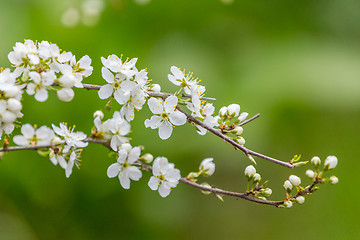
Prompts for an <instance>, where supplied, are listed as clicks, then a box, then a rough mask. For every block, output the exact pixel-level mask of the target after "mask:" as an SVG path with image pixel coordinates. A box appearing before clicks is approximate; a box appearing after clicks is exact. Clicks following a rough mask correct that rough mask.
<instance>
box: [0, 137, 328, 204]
mask: <svg viewBox="0 0 360 240" xmlns="http://www.w3.org/2000/svg"><path fill="white" fill-rule="evenodd" d="M84 142H89V143H95V144H101V145H103V146H105V147H107V148H108V149H109V150H110V151H113V150H112V148H111V147H110V144H109V141H107V140H98V139H93V138H87V139H85V140H84ZM59 145H60V144H59ZM56 146H58V145H35V146H11V147H3V148H0V152H12V151H19V150H39V149H42V148H54V147H56ZM135 163H136V164H137V165H139V166H141V168H142V169H144V170H146V171H149V172H152V167H151V166H150V165H147V164H145V163H142V162H140V161H138V160H137V161H136V162H135ZM179 181H180V182H182V183H185V184H187V185H189V186H192V187H195V188H197V189H200V190H203V191H208V192H211V193H213V194H221V195H226V196H232V197H238V198H242V199H245V200H248V201H251V202H255V203H260V204H265V205H272V206H276V207H278V206H279V205H281V204H283V203H284V201H271V200H263V199H259V198H255V197H252V196H250V195H249V194H248V193H239V192H232V191H227V190H223V189H220V188H212V187H206V186H203V185H201V184H198V183H195V182H192V181H190V180H188V179H187V178H184V177H182V178H181V179H180V180H179ZM318 183H321V182H320V180H315V181H314V182H313V184H312V185H311V186H310V187H309V188H308V189H305V190H303V191H301V192H298V193H297V194H296V195H295V196H293V197H291V199H295V198H296V197H298V196H301V195H306V194H310V193H312V192H313V188H314V186H315V185H316V184H318Z"/></svg>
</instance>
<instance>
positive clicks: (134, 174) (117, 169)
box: [107, 147, 142, 189]
mask: <svg viewBox="0 0 360 240" xmlns="http://www.w3.org/2000/svg"><path fill="white" fill-rule="evenodd" d="M140 153H141V150H140V147H134V148H133V149H132V150H131V151H130V152H128V151H126V150H125V149H121V150H120V151H119V158H118V160H117V162H116V163H113V164H111V165H110V166H109V168H108V169H107V175H108V177H109V178H113V177H116V176H118V178H119V180H120V184H121V186H122V187H123V188H125V189H129V188H130V179H131V180H134V181H138V180H139V179H140V178H141V177H142V172H141V171H140V170H139V168H138V167H135V166H133V164H134V163H135V161H136V160H138V159H139V157H140Z"/></svg>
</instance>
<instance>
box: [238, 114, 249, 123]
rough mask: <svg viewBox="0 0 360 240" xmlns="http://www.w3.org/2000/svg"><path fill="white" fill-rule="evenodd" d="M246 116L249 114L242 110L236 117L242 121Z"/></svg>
mask: <svg viewBox="0 0 360 240" xmlns="http://www.w3.org/2000/svg"><path fill="white" fill-rule="evenodd" d="M247 116H249V114H248V113H247V112H242V113H241V114H240V116H239V117H238V121H239V122H242V121H244V120H245V119H246V118H247Z"/></svg>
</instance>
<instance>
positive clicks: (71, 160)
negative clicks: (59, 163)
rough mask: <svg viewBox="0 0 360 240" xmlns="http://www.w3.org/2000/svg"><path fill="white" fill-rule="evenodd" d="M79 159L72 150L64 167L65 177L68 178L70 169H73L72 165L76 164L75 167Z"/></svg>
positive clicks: (70, 172)
mask: <svg viewBox="0 0 360 240" xmlns="http://www.w3.org/2000/svg"><path fill="white" fill-rule="evenodd" d="M79 161H80V159H78V157H77V156H76V153H75V150H73V151H72V152H71V154H70V157H69V161H68V162H67V165H66V168H65V176H66V177H67V178H69V177H70V175H71V174H72V169H73V167H74V165H76V166H77V167H78V166H79Z"/></svg>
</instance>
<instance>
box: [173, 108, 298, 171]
mask: <svg viewBox="0 0 360 240" xmlns="http://www.w3.org/2000/svg"><path fill="white" fill-rule="evenodd" d="M177 109H178V110H179V111H180V112H182V113H184V114H185V115H186V117H187V119H188V121H190V122H193V123H195V124H197V125H199V126H200V127H203V128H205V129H206V130H208V131H209V132H211V133H213V134H215V135H216V136H218V137H220V138H222V139H224V141H226V142H228V143H230V144H231V145H233V146H234V147H236V148H238V149H239V150H241V151H243V152H244V153H245V154H246V155H252V156H256V157H259V158H262V159H265V160H268V161H270V162H273V163H276V164H279V165H281V166H285V167H288V168H293V167H294V166H293V165H292V164H291V163H288V162H283V161H280V160H278V159H275V158H272V157H269V156H266V155H263V154H261V153H257V152H255V151H253V150H250V149H247V148H246V147H244V146H242V145H240V144H239V143H237V142H235V141H234V140H232V139H230V138H229V137H228V136H226V135H224V134H222V133H221V131H219V130H217V129H214V128H212V127H209V126H208V125H206V124H204V123H203V122H202V121H200V120H198V119H196V118H195V117H193V116H191V115H190V114H188V113H187V112H185V111H184V110H183V109H181V108H179V107H177Z"/></svg>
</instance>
